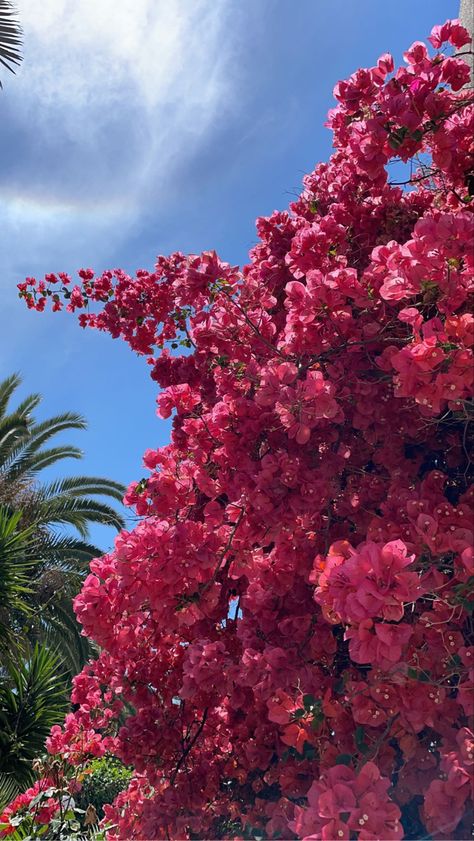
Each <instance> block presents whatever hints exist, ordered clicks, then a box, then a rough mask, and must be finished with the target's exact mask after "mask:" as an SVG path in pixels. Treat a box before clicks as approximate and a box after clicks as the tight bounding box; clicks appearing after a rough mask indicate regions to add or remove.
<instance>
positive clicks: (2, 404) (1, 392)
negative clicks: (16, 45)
mask: <svg viewBox="0 0 474 841" xmlns="http://www.w3.org/2000/svg"><path fill="white" fill-rule="evenodd" d="M1 15H2V3H1V0H0V27H1V20H2V18H1ZM0 33H1V29H0ZM0 38H1V34H0ZM20 385H21V377H20V375H19V374H11V375H10V376H9V377H7V378H6V379H5V380H2V382H0V418H2V417H3V416H4V415H5V413H6V411H7V408H8V404H9V402H10V398H11V396H12V394H13V392H14V391H15V389H17V388H18V387H19V386H20Z"/></svg>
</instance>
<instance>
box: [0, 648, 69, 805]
mask: <svg viewBox="0 0 474 841" xmlns="http://www.w3.org/2000/svg"><path fill="white" fill-rule="evenodd" d="M6 677H8V679H5V678H6ZM67 707H68V701H67V693H66V680H65V677H64V675H62V674H61V661H60V658H59V657H58V656H57V654H55V652H53V651H50V650H49V649H47V648H46V647H45V646H39V645H36V646H35V647H34V648H33V649H32V651H31V653H30V655H29V657H28V659H27V660H25V661H24V662H19V663H18V664H17V665H15V664H13V663H11V664H10V666H9V668H8V674H7V676H6V675H5V673H4V674H3V679H2V680H0V808H3V807H4V805H6V804H7V803H9V802H10V801H11V800H12V799H13V797H15V796H16V795H17V794H19V793H20V791H22V790H24V789H25V788H26V787H27V786H29V785H31V783H32V782H33V781H34V779H35V774H34V771H33V764H32V763H33V760H34V759H35V758H36V757H37V756H39V755H41V754H42V753H43V752H44V743H45V740H46V738H47V736H48V735H49V731H50V730H51V727H52V726H53V724H57V722H58V721H61V719H62V717H63V715H64V713H65V712H66V711H67Z"/></svg>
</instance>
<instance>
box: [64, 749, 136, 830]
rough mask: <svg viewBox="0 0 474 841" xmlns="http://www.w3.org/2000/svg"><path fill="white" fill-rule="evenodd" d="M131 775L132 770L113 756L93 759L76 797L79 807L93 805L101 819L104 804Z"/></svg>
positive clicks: (117, 792)
mask: <svg viewBox="0 0 474 841" xmlns="http://www.w3.org/2000/svg"><path fill="white" fill-rule="evenodd" d="M88 772H90V773H88ZM131 776H132V772H131V771H130V770H129V769H128V768H126V767H125V766H124V765H122V763H121V762H120V760H118V759H115V758H114V757H109V756H103V757H101V758H100V759H95V760H94V761H93V762H91V764H90V765H89V767H88V768H87V769H86V775H85V777H84V779H83V782H82V789H81V791H80V792H79V794H78V795H77V798H76V800H77V804H78V806H79V807H80V808H81V809H87V807H88V806H94V808H95V810H96V812H97V815H98V818H99V820H101V819H102V818H103V817H104V809H103V807H104V805H105V804H106V803H112V802H113V801H114V800H115V798H116V797H117V794H119V793H120V792H121V791H123V789H124V788H126V787H127V785H128V783H129V780H130V777H131Z"/></svg>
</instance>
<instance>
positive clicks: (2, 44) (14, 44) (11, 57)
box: [0, 0, 22, 88]
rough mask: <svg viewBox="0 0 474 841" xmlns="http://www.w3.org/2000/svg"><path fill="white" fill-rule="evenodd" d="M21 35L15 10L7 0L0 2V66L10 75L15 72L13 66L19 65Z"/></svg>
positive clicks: (0, 84) (20, 58) (0, 85)
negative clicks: (8, 71)
mask: <svg viewBox="0 0 474 841" xmlns="http://www.w3.org/2000/svg"><path fill="white" fill-rule="evenodd" d="M21 35H22V31H21V26H20V24H19V22H18V20H17V17H16V11H15V8H14V7H13V5H12V3H10V2H9V0H0V64H3V66H4V67H6V68H7V70H10V72H11V73H14V72H15V65H19V64H20V62H21V60H22V55H21V51H20V48H21V44H22V39H21ZM1 87H2V83H1V82H0V88H1Z"/></svg>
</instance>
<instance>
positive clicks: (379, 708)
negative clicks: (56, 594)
mask: <svg viewBox="0 0 474 841" xmlns="http://www.w3.org/2000/svg"><path fill="white" fill-rule="evenodd" d="M469 40H470V39H469V36H468V34H467V32H466V30H465V29H463V28H462V27H461V26H460V24H459V23H458V22H457V21H448V22H447V23H445V24H443V25H442V26H436V27H435V28H434V29H433V31H432V33H431V37H430V39H429V41H430V42H431V47H432V48H433V49H434V52H433V50H432V49H431V47H427V46H425V44H423V43H421V42H416V43H415V44H413V45H412V46H411V47H410V49H408V51H407V52H406V53H405V55H404V61H405V63H404V65H403V66H402V67H401V68H400V69H397V70H394V63H393V59H392V57H391V56H390V55H384V56H382V57H381V58H380V59H379V61H378V62H377V64H376V66H375V67H371V68H370V69H366V70H358V71H357V72H356V73H355V74H354V75H353V76H351V78H350V79H348V80H347V81H344V82H340V83H339V84H338V85H336V88H335V97H336V100H337V106H336V107H335V108H334V110H332V111H331V112H330V114H329V119H328V125H329V127H330V128H331V129H332V132H333V136H334V153H333V155H332V157H331V158H330V160H329V162H328V163H324V164H319V165H318V166H317V167H316V168H315V170H314V172H312V173H311V174H310V175H308V176H306V177H305V179H304V186H303V192H302V193H301V195H300V197H299V198H298V199H297V201H295V202H294V203H292V204H291V205H290V208H289V210H288V211H285V212H275V213H273V214H272V216H270V217H269V218H262V219H259V220H258V221H257V231H258V236H259V240H258V244H257V245H256V246H255V247H254V248H253V249H252V251H251V253H250V262H249V264H248V265H246V266H245V267H244V268H243V269H242V270H239V269H238V268H236V267H233V266H231V265H229V264H228V263H225V262H223V261H222V260H221V259H220V258H219V257H218V256H217V255H216V254H215V253H213V252H206V253H203V254H201V255H190V256H184V255H183V254H181V253H175V254H173V255H171V256H170V257H166V258H165V257H159V258H158V261H157V263H156V267H155V270H154V271H153V272H149V271H145V270H140V271H137V273H136V276H135V277H133V278H132V277H129V276H127V275H126V274H125V273H124V272H123V271H120V270H115V271H106V272H104V273H103V274H102V275H100V276H95V275H94V273H93V272H92V271H91V270H83V271H80V272H79V275H80V283H78V284H77V285H72V283H71V281H70V278H69V277H68V276H67V275H65V274H59V275H48V276H47V277H46V278H45V280H44V281H41V282H36V281H35V280H33V279H28V280H27V281H26V282H25V283H23V284H21V285H20V294H21V296H22V297H23V298H24V299H25V301H26V303H27V304H28V306H29V307H31V308H36V309H38V310H42V309H44V307H45V306H46V305H47V304H48V302H50V303H52V305H53V309H54V310H59V309H61V308H62V306H63V305H64V304H65V305H66V308H67V309H68V310H69V311H76V310H77V311H79V321H80V323H81V325H82V326H84V327H95V328H98V329H100V330H104V331H106V332H109V333H110V334H111V335H112V336H113V337H114V338H118V337H121V338H123V339H124V340H125V341H126V342H128V343H129V345H130V347H131V348H132V350H133V351H134V352H137V353H139V354H143V356H145V357H146V358H147V361H148V363H149V365H150V366H151V376H152V377H153V379H154V380H155V381H156V382H157V383H158V384H159V386H160V387H161V389H162V390H161V391H160V393H159V395H158V400H157V402H158V415H159V416H160V417H162V418H167V417H169V416H170V415H172V416H173V429H172V435H171V443H170V444H169V445H168V446H166V447H163V448H161V449H158V450H147V451H146V453H145V455H144V464H145V468H146V470H147V473H146V476H145V477H144V478H142V479H141V480H140V481H137V482H135V483H133V484H132V485H131V487H130V488H129V490H128V494H127V497H126V499H127V502H128V504H129V505H130V506H132V507H133V508H134V509H135V510H136V512H137V513H138V514H139V515H140V517H141V518H142V519H141V521H140V522H139V525H138V526H137V527H136V528H135V529H134V530H133V531H131V532H126V531H123V532H122V533H121V534H120V536H119V537H118V538H117V540H116V544H115V549H114V551H113V552H112V553H111V554H109V555H106V556H105V557H103V558H101V559H99V560H96V561H94V562H93V563H92V564H91V573H90V575H89V577H88V578H87V581H86V582H85V585H84V588H83V591H82V593H81V594H80V595H79V596H78V597H77V599H76V602H75V609H76V614H77V616H78V619H79V620H80V622H81V623H82V625H83V627H84V632H85V633H86V634H87V635H88V636H90V637H91V638H92V639H94V640H95V641H96V642H97V643H98V644H99V646H100V647H101V649H102V651H101V654H100V656H99V658H98V660H97V661H96V662H93V663H90V664H89V665H88V666H86V668H85V669H84V671H83V672H82V673H81V674H80V675H79V676H78V677H76V679H75V682H74V691H73V695H72V701H73V704H74V705H75V711H74V712H73V713H71V714H70V715H68V716H67V718H66V721H65V724H64V726H63V727H59V726H57V727H54V728H53V731H52V733H51V738H50V740H49V750H50V751H51V752H52V753H53V754H60V755H62V757H63V758H65V759H67V760H68V761H70V762H72V763H74V762H80V761H83V757H84V756H85V755H94V756H100V755H101V754H103V753H105V752H107V753H112V754H114V755H116V756H117V757H119V758H120V759H121V760H122V761H123V762H124V763H125V764H126V765H133V767H134V769H135V773H134V776H133V778H132V780H131V782H130V784H129V787H128V789H127V790H126V791H125V792H123V793H121V794H119V795H118V797H117V799H116V801H115V804H114V805H113V806H111V807H105V811H106V819H107V820H108V821H109V822H110V824H112V825H114V828H112V829H111V830H110V831H109V833H108V837H109V839H114V838H117V839H177V838H179V839H181V838H191V839H193V838H194V839H197V838H201V839H202V838H285V839H288V838H308V839H309V838H311V839H361V841H369V839H374V841H375V840H376V839H398V838H403V837H405V838H421V837H427V836H431V837H433V838H440V839H443V838H446V839H447V838H449V839H451V838H465V837H467V835H468V834H469V830H468V826H469V814H470V808H471V804H472V801H471V799H470V798H471V786H470V780H471V777H472V774H471V772H472V770H473V764H474V735H473V732H472V730H471V729H470V727H471V723H472V722H471V720H470V716H471V714H472V702H473V697H474V695H473V660H474V640H473V636H472V631H473V602H472V590H473V582H474V566H473V555H472V531H471V527H472V520H471V516H470V515H471V512H472V509H471V507H470V502H471V500H472V491H470V490H469V483H470V480H471V479H472V467H473V463H472V461H471V458H470V449H469V448H470V445H471V444H472V437H471V431H470V426H469V423H470V420H471V419H472V415H473V404H472V402H471V397H472V378H473V366H472V345H473V341H474V318H473V316H472V315H471V314H470V313H469V294H470V292H471V291H472V286H473V278H474V258H473V253H472V242H473V239H472V237H473V230H474V229H473V214H472V203H471V194H472V193H473V192H474V190H473V181H474V176H473V146H472V137H473V134H474V105H473V103H474V93H473V91H472V89H470V88H469V87H468V86H467V87H466V83H467V82H468V80H469V68H468V65H467V64H466V63H465V61H464V57H463V53H464V54H465V53H466V52H467V51H469V49H470V47H469ZM441 50H442V51H441ZM397 161H398V162H400V163H399V164H396V165H395V166H393V163H394V162H397ZM394 181H395V182H403V183H398V184H397V183H394Z"/></svg>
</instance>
